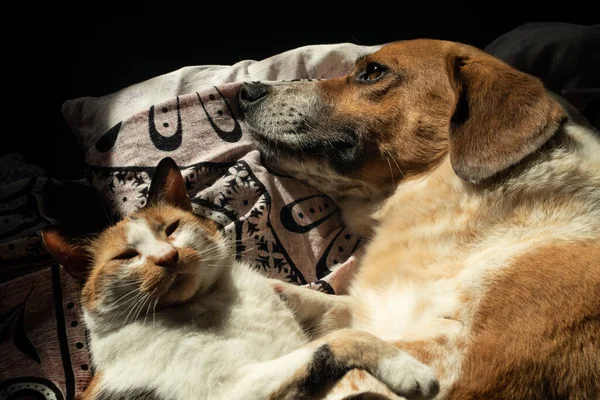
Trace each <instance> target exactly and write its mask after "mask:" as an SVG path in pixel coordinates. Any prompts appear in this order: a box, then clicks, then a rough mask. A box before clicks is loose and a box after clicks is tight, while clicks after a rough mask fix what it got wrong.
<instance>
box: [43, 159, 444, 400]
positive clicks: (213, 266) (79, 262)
mask: <svg viewBox="0 0 600 400" xmlns="http://www.w3.org/2000/svg"><path fill="white" fill-rule="evenodd" d="M43 238H44V242H45V244H46V247H47V248H48V250H49V251H50V253H51V254H52V255H53V256H54V257H55V258H56V259H57V261H58V262H59V263H60V264H61V265H62V266H63V267H64V268H65V270H67V272H69V273H70V274H71V275H74V276H80V277H82V278H83V279H84V284H83V288H82V294H81V304H82V308H83V314H84V319H85V322H86V326H87V328H88V330H89V346H90V351H91V359H92V363H93V366H94V370H95V374H94V378H93V380H92V382H91V384H90V386H89V387H88V388H87V389H86V390H85V391H84V393H83V394H82V395H81V397H80V398H81V399H86V400H87V399H208V400H213V399H219V400H220V399H245V400H248V399H312V398H326V397H327V388H328V387H330V386H331V385H332V384H333V383H334V382H335V381H336V380H338V379H340V378H342V377H343V375H344V374H345V373H346V372H347V371H349V370H350V369H354V368H358V369H362V370H365V371H366V372H367V373H369V374H371V375H373V376H375V377H376V378H377V379H379V380H380V381H381V382H383V383H384V384H385V385H387V387H388V388H389V389H390V390H391V391H392V392H394V393H396V394H397V395H400V396H404V397H407V398H411V399H413V398H414V399H417V398H418V399H426V398H431V397H433V396H435V394H436V393H437V391H438V390H439V385H438V382H437V380H436V378H435V376H434V374H433V372H432V370H431V369H430V368H429V367H428V366H426V365H424V364H422V363H421V362H419V361H417V360H416V359H415V358H413V357H411V356H409V355H408V354H407V353H405V352H403V351H401V350H399V349H397V348H396V347H394V346H393V345H392V344H390V343H388V342H385V341H384V340H382V339H379V338H377V337H375V336H373V335H371V334H368V333H366V332H361V331H356V330H351V329H339V330H334V331H332V332H329V333H327V334H325V335H323V336H321V337H312V336H311V335H310V326H308V325H307V323H308V322H309V321H310V320H311V319H313V318H312V317H311V318H305V319H304V320H303V318H298V317H297V316H301V315H302V313H301V312H299V313H295V312H293V311H292V309H291V308H290V307H288V306H287V304H286V302H285V297H284V296H282V295H280V292H281V291H282V288H285V285H290V286H293V285H291V284H286V283H283V282H281V281H279V280H274V279H268V278H267V277H265V276H263V275H260V273H258V272H256V271H254V270H252V269H251V268H250V267H248V266H247V265H245V264H244V263H242V262H239V261H237V260H236V259H235V257H234V256H233V255H231V254H228V251H227V246H226V242H225V241H224V239H223V238H222V237H221V235H220V233H219V231H218V229H217V228H216V226H215V225H214V223H212V221H210V220H208V219H203V218H201V217H199V216H196V215H195V214H193V212H192V207H191V201H190V198H189V197H188V196H187V193H186V188H185V181H184V178H183V177H182V175H181V172H180V170H179V168H178V166H177V164H176V163H175V162H174V161H173V160H172V159H171V158H165V159H163V160H161V162H160V163H159V164H158V166H157V167H156V169H155V172H154V175H153V178H152V181H151V184H150V189H149V195H148V201H147V205H146V206H145V207H144V208H142V209H140V210H138V211H137V212H135V213H133V214H131V215H130V216H127V217H125V218H124V219H123V220H122V221H120V222H119V223H117V224H116V225H114V226H111V227H108V228H107V229H105V230H104V231H103V232H102V233H101V234H99V235H98V236H97V237H95V238H94V239H91V240H90V241H89V243H86V244H83V243H82V242H81V241H78V240H74V239H72V238H70V237H69V236H68V235H67V234H65V232H63V230H62V229H60V228H59V227H56V226H50V227H47V228H45V229H44V231H43ZM301 290H309V289H301ZM323 296H326V295H325V294H323ZM307 307H310V304H307Z"/></svg>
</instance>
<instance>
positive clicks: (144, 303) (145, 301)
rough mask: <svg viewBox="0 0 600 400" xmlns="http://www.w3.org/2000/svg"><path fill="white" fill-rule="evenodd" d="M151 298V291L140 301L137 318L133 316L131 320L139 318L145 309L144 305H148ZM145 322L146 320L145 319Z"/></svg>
mask: <svg viewBox="0 0 600 400" xmlns="http://www.w3.org/2000/svg"><path fill="white" fill-rule="evenodd" d="M149 299H150V293H146V296H144V298H143V299H142V301H141V302H140V306H139V307H138V308H137V312H136V314H135V318H133V320H132V321H131V322H135V321H137V320H138V318H139V316H140V314H141V313H142V310H143V309H144V306H145V305H146V303H147V302H148V300H149ZM144 322H145V320H144Z"/></svg>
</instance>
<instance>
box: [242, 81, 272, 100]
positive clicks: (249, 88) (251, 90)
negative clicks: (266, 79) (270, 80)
mask: <svg viewBox="0 0 600 400" xmlns="http://www.w3.org/2000/svg"><path fill="white" fill-rule="evenodd" d="M269 89H270V87H269V86H268V85H265V84H263V83H246V84H244V86H242V88H241V89H240V104H242V105H248V104H250V103H254V102H257V101H259V100H260V99H262V98H263V97H265V96H266V95H267V93H269Z"/></svg>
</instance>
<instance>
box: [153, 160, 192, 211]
mask: <svg viewBox="0 0 600 400" xmlns="http://www.w3.org/2000/svg"><path fill="white" fill-rule="evenodd" d="M157 202H166V203H168V204H171V205H173V206H175V207H179V208H181V209H183V210H186V211H191V210H192V202H191V200H190V198H189V196H188V195H187V192H186V187H185V180H184V179H183V176H182V175H181V171H180V170H179V167H178V166H177V164H176V163H175V161H173V159H172V158H170V157H165V158H163V159H162V160H161V161H160V162H159V163H158V166H157V167H156V169H155V170H154V175H153V176H152V182H151V183H150V190H149V191H148V201H147V204H148V205H150V204H155V203H157Z"/></svg>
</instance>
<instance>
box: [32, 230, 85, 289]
mask: <svg viewBox="0 0 600 400" xmlns="http://www.w3.org/2000/svg"><path fill="white" fill-rule="evenodd" d="M42 240H43V241H44V244H45V245H46V248H47V249H48V251H49V252H50V254H51V255H52V256H53V257H54V258H55V259H56V261H58V263H59V264H60V265H62V266H63V268H64V269H65V271H67V272H68V273H69V275H71V276H72V277H74V278H77V279H85V278H86V277H87V275H88V273H89V271H90V267H91V257H90V254H89V252H88V251H87V249H86V248H85V247H84V246H83V245H82V244H80V243H77V241H76V240H74V239H73V238H72V237H71V236H70V235H69V234H68V233H67V232H66V231H65V230H64V229H63V228H61V227H59V226H57V225H48V226H45V227H44V228H43V229H42Z"/></svg>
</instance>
